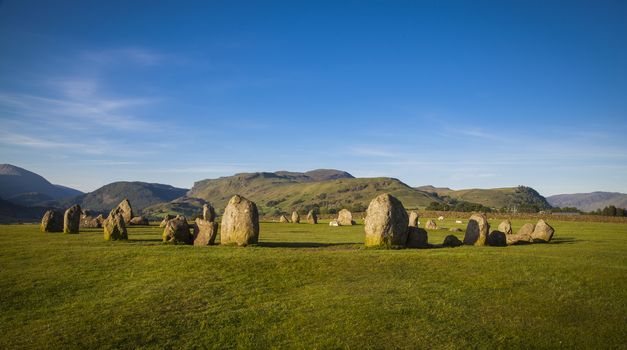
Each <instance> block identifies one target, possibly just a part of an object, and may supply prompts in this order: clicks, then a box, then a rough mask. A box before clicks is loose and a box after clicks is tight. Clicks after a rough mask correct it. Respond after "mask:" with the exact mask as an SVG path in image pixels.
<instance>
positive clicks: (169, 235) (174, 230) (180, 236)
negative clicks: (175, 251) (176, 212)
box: [161, 216, 193, 244]
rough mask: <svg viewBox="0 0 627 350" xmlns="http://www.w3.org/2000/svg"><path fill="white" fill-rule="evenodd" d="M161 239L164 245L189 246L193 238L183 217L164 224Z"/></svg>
mask: <svg viewBox="0 0 627 350" xmlns="http://www.w3.org/2000/svg"><path fill="white" fill-rule="evenodd" d="M161 238H162V239H163V241H164V242H166V243H182V244H191V243H192V242H193V237H192V235H191V234H190V233H189V224H188V223H187V218H185V217H184V216H177V217H176V218H174V219H172V220H169V221H168V222H167V223H166V224H165V228H164V229H163V234H162V235H161Z"/></svg>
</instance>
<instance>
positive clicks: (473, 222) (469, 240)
mask: <svg viewBox="0 0 627 350" xmlns="http://www.w3.org/2000/svg"><path fill="white" fill-rule="evenodd" d="M489 231H490V224H489V223H488V218H487V216H485V214H473V215H472V216H471V217H470V219H469V220H468V225H467V226H466V234H465V235H464V244H466V245H476V246H482V245H485V242H486V239H487V238H488V233H489Z"/></svg>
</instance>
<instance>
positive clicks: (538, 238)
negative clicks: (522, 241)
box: [531, 219, 555, 243]
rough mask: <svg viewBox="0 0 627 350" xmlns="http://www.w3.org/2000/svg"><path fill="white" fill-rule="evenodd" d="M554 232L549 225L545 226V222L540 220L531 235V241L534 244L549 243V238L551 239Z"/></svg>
mask: <svg viewBox="0 0 627 350" xmlns="http://www.w3.org/2000/svg"><path fill="white" fill-rule="evenodd" d="M554 232H555V230H554V229H553V227H551V225H549V224H547V223H546V221H544V220H542V219H540V220H538V223H537V224H536V227H535V228H534V229H533V232H532V233H531V239H533V242H534V243H535V242H542V243H546V242H549V241H550V240H551V238H553V233H554Z"/></svg>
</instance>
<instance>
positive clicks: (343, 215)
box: [337, 209, 355, 226]
mask: <svg viewBox="0 0 627 350" xmlns="http://www.w3.org/2000/svg"><path fill="white" fill-rule="evenodd" d="M337 222H338V224H340V226H351V225H353V224H355V221H353V214H351V212H350V211H348V209H342V210H340V212H339V213H338V215H337Z"/></svg>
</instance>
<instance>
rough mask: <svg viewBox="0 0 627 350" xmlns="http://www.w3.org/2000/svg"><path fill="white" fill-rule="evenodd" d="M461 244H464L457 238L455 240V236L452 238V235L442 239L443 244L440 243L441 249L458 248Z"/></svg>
mask: <svg viewBox="0 0 627 350" xmlns="http://www.w3.org/2000/svg"><path fill="white" fill-rule="evenodd" d="M463 244H464V243H462V241H460V240H459V238H457V236H454V235H448V236H446V237H445V238H444V242H442V246H443V247H451V248H455V247H460V246H462V245H463Z"/></svg>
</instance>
